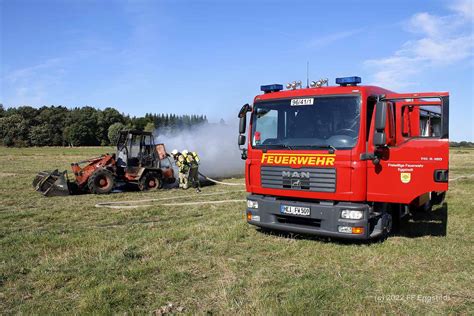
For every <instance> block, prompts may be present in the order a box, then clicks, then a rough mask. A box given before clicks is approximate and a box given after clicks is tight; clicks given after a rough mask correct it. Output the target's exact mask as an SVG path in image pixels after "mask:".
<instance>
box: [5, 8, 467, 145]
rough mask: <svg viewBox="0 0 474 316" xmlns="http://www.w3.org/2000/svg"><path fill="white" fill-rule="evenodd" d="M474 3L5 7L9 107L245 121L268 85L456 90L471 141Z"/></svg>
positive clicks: (454, 134)
mask: <svg viewBox="0 0 474 316" xmlns="http://www.w3.org/2000/svg"><path fill="white" fill-rule="evenodd" d="M472 6H473V1H472V0H459V1H436V0H434V1H414V0H412V1H409V0H403V1H402V0H398V1H375V0H374V1H277V0H273V1H179V0H178V1H131V0H130V1H98V0H97V1H89V0H81V1H75V0H67V1H66V0H44V1H42V0H29V1H25V0H15V1H14V0H0V10H1V13H0V19H1V29H0V35H1V42H0V45H1V47H0V50H1V55H0V60H1V63H0V65H1V69H0V71H1V72H0V77H1V78H0V79H1V84H0V103H3V104H4V106H6V107H11V106H19V105H32V106H42V105H65V106H69V107H73V106H83V105H91V106H94V107H98V108H105V107H108V106H111V107H115V108H117V109H118V110H119V111H121V112H124V113H128V114H131V115H143V114H145V113H147V112H155V113H161V112H174V113H198V114H206V115H207V116H208V117H209V118H210V119H211V120H218V119H220V118H221V117H222V118H224V119H230V118H233V117H235V114H236V111H237V110H238V109H239V108H240V106H241V105H242V104H244V103H246V102H251V101H252V99H253V97H254V96H255V95H256V94H258V93H259V87H260V85H261V84H268V83H287V82H289V81H293V80H302V81H304V80H305V77H306V63H307V61H309V63H310V72H309V73H310V79H319V78H329V80H330V82H331V83H334V78H335V77H337V76H351V75H358V76H360V77H362V81H363V83H365V84H377V85H381V86H383V87H386V88H389V89H392V90H395V91H398V92H411V91H413V92H416V91H449V92H450V93H451V138H452V139H453V140H465V139H467V140H471V141H472V140H474V127H473V126H474V125H473V123H472V122H473V121H474V113H473V106H474V97H473V93H474V92H473V90H474V88H473V87H474V70H473V69H474V61H473V60H474V58H473V50H474V44H473V43H474V39H473V23H474V20H473V8H472Z"/></svg>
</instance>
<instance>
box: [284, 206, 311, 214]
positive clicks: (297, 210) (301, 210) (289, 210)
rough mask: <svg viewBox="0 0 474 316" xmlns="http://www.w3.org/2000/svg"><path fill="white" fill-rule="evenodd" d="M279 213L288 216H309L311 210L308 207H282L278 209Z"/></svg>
mask: <svg viewBox="0 0 474 316" xmlns="http://www.w3.org/2000/svg"><path fill="white" fill-rule="evenodd" d="M280 213H282V214H289V215H300V216H310V215H311V209H310V208H309V207H301V206H289V205H282V206H281V207H280Z"/></svg>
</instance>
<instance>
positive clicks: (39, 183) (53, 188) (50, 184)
mask: <svg viewBox="0 0 474 316" xmlns="http://www.w3.org/2000/svg"><path fill="white" fill-rule="evenodd" d="M33 187H34V188H35V190H36V191H38V192H41V193H42V194H43V195H44V196H65V195H69V194H70V192H69V186H68V181H67V171H66V170H64V171H63V172H59V171H58V169H56V170H54V171H52V172H49V171H42V172H39V173H38V174H37V175H36V177H35V179H34V180H33Z"/></svg>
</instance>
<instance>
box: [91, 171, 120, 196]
mask: <svg viewBox="0 0 474 316" xmlns="http://www.w3.org/2000/svg"><path fill="white" fill-rule="evenodd" d="M87 186H88V187H89V191H90V192H91V193H94V194H108V193H110V192H111V191H112V190H113V189H114V187H115V179H114V175H113V174H112V172H110V171H109V170H107V169H98V170H96V171H94V173H93V174H92V175H91V176H90V177H89V180H87Z"/></svg>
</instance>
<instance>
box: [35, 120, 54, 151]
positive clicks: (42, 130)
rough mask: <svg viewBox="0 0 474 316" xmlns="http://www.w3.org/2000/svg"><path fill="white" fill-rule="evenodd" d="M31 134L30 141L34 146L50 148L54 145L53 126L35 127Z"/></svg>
mask: <svg viewBox="0 0 474 316" xmlns="http://www.w3.org/2000/svg"><path fill="white" fill-rule="evenodd" d="M29 134H30V135H29V140H30V143H31V145H33V146H48V145H52V144H53V135H52V133H51V126H49V125H48V124H46V123H43V124H41V125H36V126H33V127H32V128H31V129H30V133H29Z"/></svg>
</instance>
